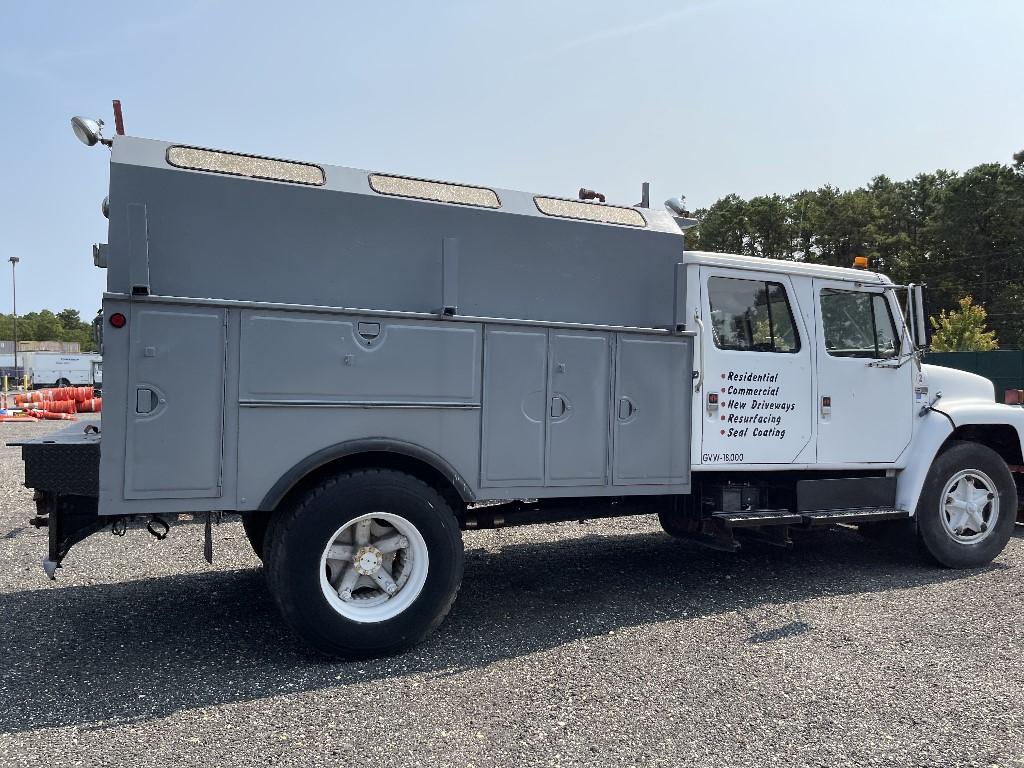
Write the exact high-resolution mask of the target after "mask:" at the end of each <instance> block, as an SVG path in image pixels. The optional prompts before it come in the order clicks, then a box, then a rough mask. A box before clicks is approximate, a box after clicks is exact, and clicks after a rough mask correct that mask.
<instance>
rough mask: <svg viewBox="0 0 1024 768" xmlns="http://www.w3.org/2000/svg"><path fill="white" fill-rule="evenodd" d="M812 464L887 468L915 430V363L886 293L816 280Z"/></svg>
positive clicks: (897, 316)
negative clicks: (815, 429) (880, 465)
mask: <svg viewBox="0 0 1024 768" xmlns="http://www.w3.org/2000/svg"><path fill="white" fill-rule="evenodd" d="M813 289H814V304H815V315H816V324H817V343H816V345H815V366H816V369H817V376H818V403H817V414H816V418H817V420H818V461H819V462H820V463H828V464H851V463H857V464H861V463H871V464H875V463H883V464H884V463H892V462H894V461H896V459H897V458H898V457H899V455H900V454H901V453H903V450H904V449H905V448H906V447H907V445H908V444H909V443H910V438H911V433H912V430H913V407H914V402H913V399H914V394H913V385H914V379H913V375H914V363H913V361H912V359H911V357H910V350H909V349H906V348H905V347H906V346H907V345H908V344H909V340H907V339H906V338H905V334H904V333H903V323H902V322H900V321H899V318H900V313H899V307H898V306H895V303H894V300H893V296H892V293H891V291H890V292H888V293H886V292H885V290H884V288H883V287H882V286H866V285H863V284H861V283H850V282H845V281H839V280H814V283H813Z"/></svg>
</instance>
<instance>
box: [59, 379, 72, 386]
mask: <svg viewBox="0 0 1024 768" xmlns="http://www.w3.org/2000/svg"><path fill="white" fill-rule="evenodd" d="M56 386H58V387H70V386H71V382H70V381H68V380H67V379H57V383H56Z"/></svg>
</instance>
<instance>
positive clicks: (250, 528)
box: [242, 512, 271, 560]
mask: <svg viewBox="0 0 1024 768" xmlns="http://www.w3.org/2000/svg"><path fill="white" fill-rule="evenodd" d="M270 516H271V513H270V512H246V513H245V514H243V515H242V529H243V530H244V531H245V536H246V538H247V539H249V543H250V544H252V551H253V552H255V553H256V557H258V558H259V559H260V560H262V559H263V552H264V548H265V544H266V538H267V528H268V527H269V526H270Z"/></svg>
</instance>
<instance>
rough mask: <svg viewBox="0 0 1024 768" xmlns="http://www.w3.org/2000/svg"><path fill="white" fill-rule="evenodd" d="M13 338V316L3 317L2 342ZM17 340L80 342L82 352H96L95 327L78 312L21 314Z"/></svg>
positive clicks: (1, 319) (0, 316)
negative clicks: (93, 330) (93, 333)
mask: <svg viewBox="0 0 1024 768" xmlns="http://www.w3.org/2000/svg"><path fill="white" fill-rule="evenodd" d="M13 338H14V315H4V314H0V339H13ZM18 341H77V342H78V343H79V344H81V345H82V347H81V348H82V351H83V352H94V351H96V342H95V341H94V340H93V337H92V325H91V324H90V323H87V322H84V321H83V320H82V318H81V315H80V313H79V311H78V310H77V309H62V310H61V311H60V312H57V313H54V312H52V311H50V310H49V309H44V310H42V311H41V312H29V313H27V314H24V315H18Z"/></svg>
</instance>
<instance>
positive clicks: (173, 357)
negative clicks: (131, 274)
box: [124, 307, 227, 499]
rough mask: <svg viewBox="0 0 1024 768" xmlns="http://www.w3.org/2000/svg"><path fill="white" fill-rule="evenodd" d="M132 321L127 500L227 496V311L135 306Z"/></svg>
mask: <svg viewBox="0 0 1024 768" xmlns="http://www.w3.org/2000/svg"><path fill="white" fill-rule="evenodd" d="M130 322H131V327H130V329H129V331H130V339H131V345H130V346H131V348H130V351H129V361H128V376H129V383H130V386H129V389H128V403H127V413H128V416H127V419H128V423H127V434H126V460H125V475H124V497H125V498H126V499H152V498H168V499H186V498H202V499H205V498H217V497H219V496H220V495H221V490H222V488H221V474H222V457H223V443H224V370H225V359H226V358H225V350H226V347H227V341H226V333H227V327H226V324H225V322H226V315H225V312H224V311H223V310H216V309H198V308H182V309H180V310H177V309H152V308H148V307H134V308H133V309H132V312H131V321H130Z"/></svg>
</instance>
